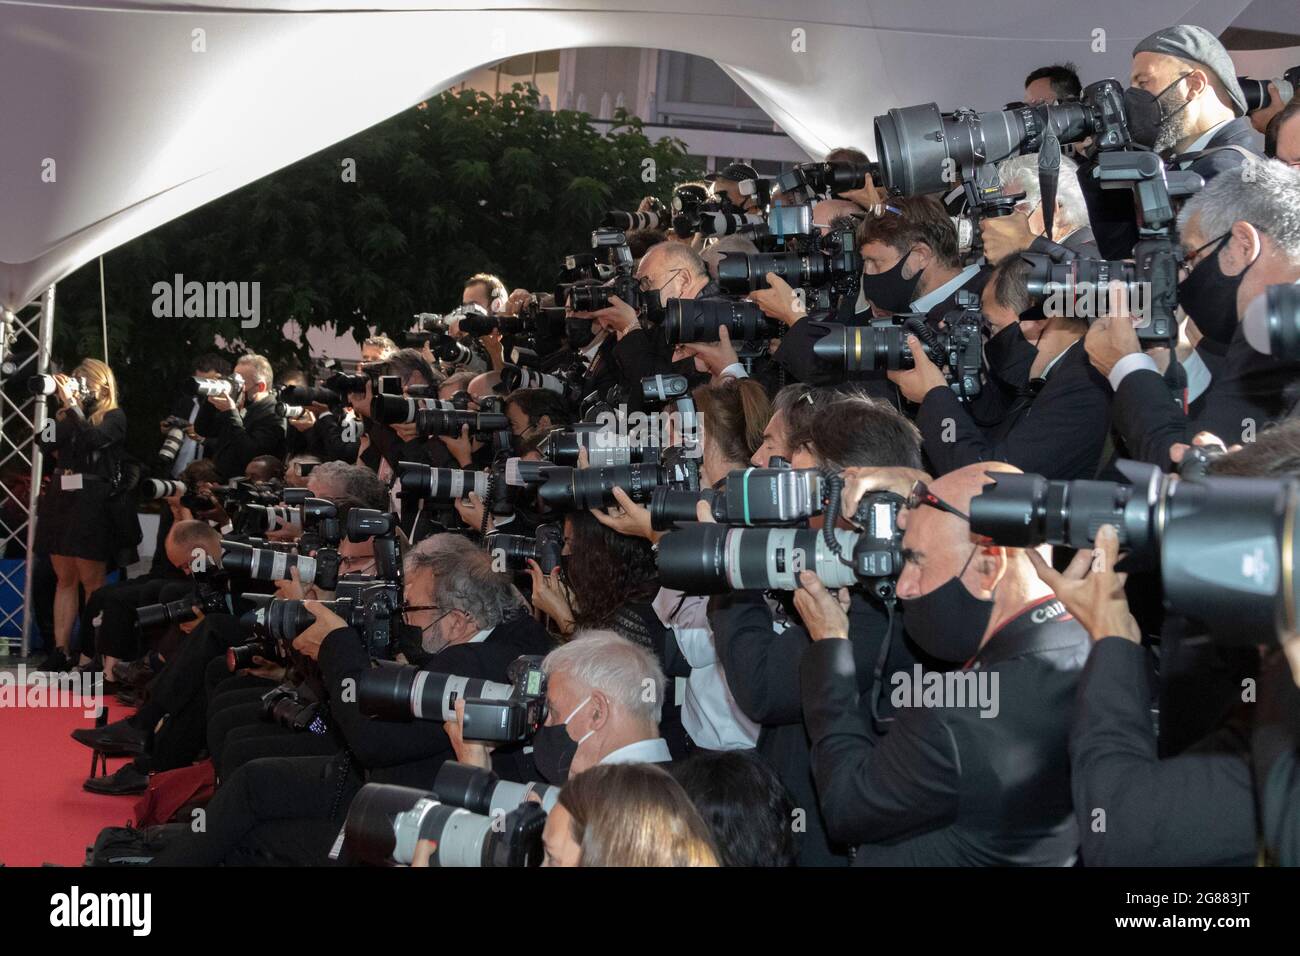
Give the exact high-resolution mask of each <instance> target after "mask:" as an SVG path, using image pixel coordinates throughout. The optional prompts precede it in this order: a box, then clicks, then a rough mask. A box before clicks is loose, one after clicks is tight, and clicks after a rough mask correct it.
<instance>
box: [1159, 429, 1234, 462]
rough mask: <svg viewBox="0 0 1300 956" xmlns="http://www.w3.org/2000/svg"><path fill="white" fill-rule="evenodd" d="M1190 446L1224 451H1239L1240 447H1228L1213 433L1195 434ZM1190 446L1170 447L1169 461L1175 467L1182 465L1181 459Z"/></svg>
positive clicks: (1176, 444) (1175, 444)
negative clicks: (1217, 447) (1216, 447)
mask: <svg viewBox="0 0 1300 956" xmlns="http://www.w3.org/2000/svg"><path fill="white" fill-rule="evenodd" d="M1192 445H1196V446H1197V447H1199V448H1212V447H1214V446H1215V445H1218V446H1219V447H1220V448H1222V449H1223V450H1224V451H1229V452H1233V451H1241V446H1240V445H1229V444H1228V443H1227V442H1225V441H1224V440H1223V439H1222V438H1220V437H1219V436H1218V435H1216V434H1214V433H1213V432H1197V433H1196V435H1195V436H1193V438H1192ZM1192 445H1188V444H1187V443H1185V442H1175V443H1174V444H1172V445H1170V446H1169V460H1170V461H1172V462H1173V463H1174V464H1175V465H1181V464H1182V463H1183V458H1184V457H1186V455H1187V451H1188V449H1190V448H1191V447H1192Z"/></svg>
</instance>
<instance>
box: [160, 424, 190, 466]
mask: <svg viewBox="0 0 1300 956" xmlns="http://www.w3.org/2000/svg"><path fill="white" fill-rule="evenodd" d="M164 424H166V425H167V426H168V428H167V432H166V434H164V435H163V443H162V448H160V449H158V461H159V463H160V464H162V465H163V466H168V465H170V464H171V463H172V462H174V461H175V460H176V456H177V455H178V454H180V450H181V446H182V445H183V444H185V426H186V425H188V424H189V423H188V422H183V421H182V420H181V419H179V418H176V417H175V416H172V417H171V418H168V419H167V421H166V422H165V423H164Z"/></svg>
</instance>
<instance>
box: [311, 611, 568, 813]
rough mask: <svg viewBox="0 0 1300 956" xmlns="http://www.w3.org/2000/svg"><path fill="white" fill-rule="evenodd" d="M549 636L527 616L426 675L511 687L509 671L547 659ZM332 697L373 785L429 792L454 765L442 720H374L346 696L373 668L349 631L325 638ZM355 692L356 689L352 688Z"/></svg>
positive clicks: (430, 667) (456, 649) (429, 667)
mask: <svg viewBox="0 0 1300 956" xmlns="http://www.w3.org/2000/svg"><path fill="white" fill-rule="evenodd" d="M550 649H551V642H550V638H549V637H548V636H547V634H546V630H545V629H544V628H543V627H542V626H541V625H540V624H538V623H537V622H536V621H535V620H533V618H532V617H531V616H529V615H527V614H521V615H520V616H518V617H516V618H512V619H510V620H508V621H503V622H502V623H500V624H498V625H497V626H496V627H495V628H493V629H492V632H491V633H490V634H488V636H487V637H486V638H485V639H484V640H483V641H482V642H480V643H478V644H456V645H453V646H451V647H448V648H446V649H445V650H441V651H439V652H438V653H437V654H433V655H431V656H430V657H429V658H428V659H427V660H426V661H424V662H423V663H422V664H421V670H426V671H436V672H438V673H441V674H454V675H456V676H458V677H477V678H481V679H483V680H491V681H498V682H501V683H508V676H507V673H506V668H507V667H509V665H510V662H511V661H513V660H514V659H515V658H516V657H519V656H520V655H521V654H546V653H547V652H548V651H549V650H550ZM318 663H319V664H320V669H321V675H322V677H323V679H324V682H325V687H326V690H327V691H328V693H329V704H330V718H331V720H332V721H333V722H334V724H335V725H336V726H337V727H338V729H339V730H340V731H341V732H342V734H343V738H344V740H346V742H347V747H348V749H349V750H350V751H351V752H352V754H353V755H354V756H355V757H356V759H357V761H358V762H359V763H360V765H361V766H362V767H363V768H364V769H365V770H367V771H369V773H368V777H369V779H370V780H372V781H377V782H379V783H395V784H401V785H403V786H407V787H420V788H422V789H425V790H427V789H429V788H430V787H432V786H433V780H434V777H435V776H436V775H437V773H438V768H440V767H441V766H442V764H443V762H444V761H446V760H454V759H455V751H454V750H453V749H452V746H451V740H450V738H448V737H447V735H446V733H444V732H443V729H442V722H441V721H437V720H413V721H411V722H410V723H399V722H395V721H385V720H372V719H371V718H369V717H366V716H364V715H363V714H362V713H361V711H360V709H359V708H358V706H357V704H356V695H355V694H344V693H343V681H345V680H347V679H349V678H351V679H352V680H353V681H355V680H356V679H357V678H358V677H360V675H361V674H362V673H364V672H365V671H367V670H369V668H370V666H371V662H370V656H369V654H367V653H366V648H365V645H364V644H363V643H362V641H361V637H360V635H358V634H357V632H356V631H354V630H352V629H351V628H348V627H343V628H339V629H338V630H336V631H332V632H330V633H329V634H327V635H326V636H325V640H324V642H323V643H322V644H321V647H320V656H319V658H318ZM353 686H355V685H353Z"/></svg>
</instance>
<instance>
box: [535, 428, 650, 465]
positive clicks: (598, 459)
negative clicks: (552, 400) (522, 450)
mask: <svg viewBox="0 0 1300 956" xmlns="http://www.w3.org/2000/svg"><path fill="white" fill-rule="evenodd" d="M634 438H644V439H645V441H644V442H643V443H642V442H637V443H634V442H633V439H634ZM584 448H585V449H586V450H587V465H588V466H589V467H591V468H605V467H609V466H611V465H630V464H639V463H642V462H657V461H659V458H660V455H661V454H662V448H661V447H660V444H659V435H658V434H657V433H656V431H655V430H654V429H653V428H649V429H645V430H644V433H643V434H639V435H620V434H619V433H618V431H617V430H616V429H614V428H612V427H610V426H608V425H605V424H603V423H600V424H597V423H595V422H578V423H577V424H575V425H574V426H573V429H572V430H571V431H565V430H563V429H559V428H557V429H555V430H554V431H552V432H551V433H550V434H548V435H547V436H546V437H545V438H544V439H542V442H541V444H540V445H538V448H537V450H538V452H539V453H540V454H541V456H542V457H543V458H545V459H546V461H548V462H551V463H553V464H556V465H565V466H569V467H576V466H577V464H578V461H579V454H580V452H581V450H582V449H584Z"/></svg>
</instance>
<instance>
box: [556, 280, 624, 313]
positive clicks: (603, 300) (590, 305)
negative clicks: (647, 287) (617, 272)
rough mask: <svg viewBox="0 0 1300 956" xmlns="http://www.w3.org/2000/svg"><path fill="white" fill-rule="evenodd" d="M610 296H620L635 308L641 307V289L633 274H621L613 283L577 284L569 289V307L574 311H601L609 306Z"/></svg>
mask: <svg viewBox="0 0 1300 956" xmlns="http://www.w3.org/2000/svg"><path fill="white" fill-rule="evenodd" d="M610 296H618V298H619V299H621V300H622V301H623V302H624V303H626V304H627V305H630V306H631V307H632V308H633V309H640V308H641V290H640V289H639V288H638V287H637V284H636V280H635V279H633V278H632V277H631V276H620V277H619V278H617V279H615V280H614V283H613V284H612V285H575V286H574V287H573V288H572V289H570V290H569V308H570V309H572V310H573V311H574V312H599V311H600V310H601V309H607V308H609V306H610V301H609V297H610Z"/></svg>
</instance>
